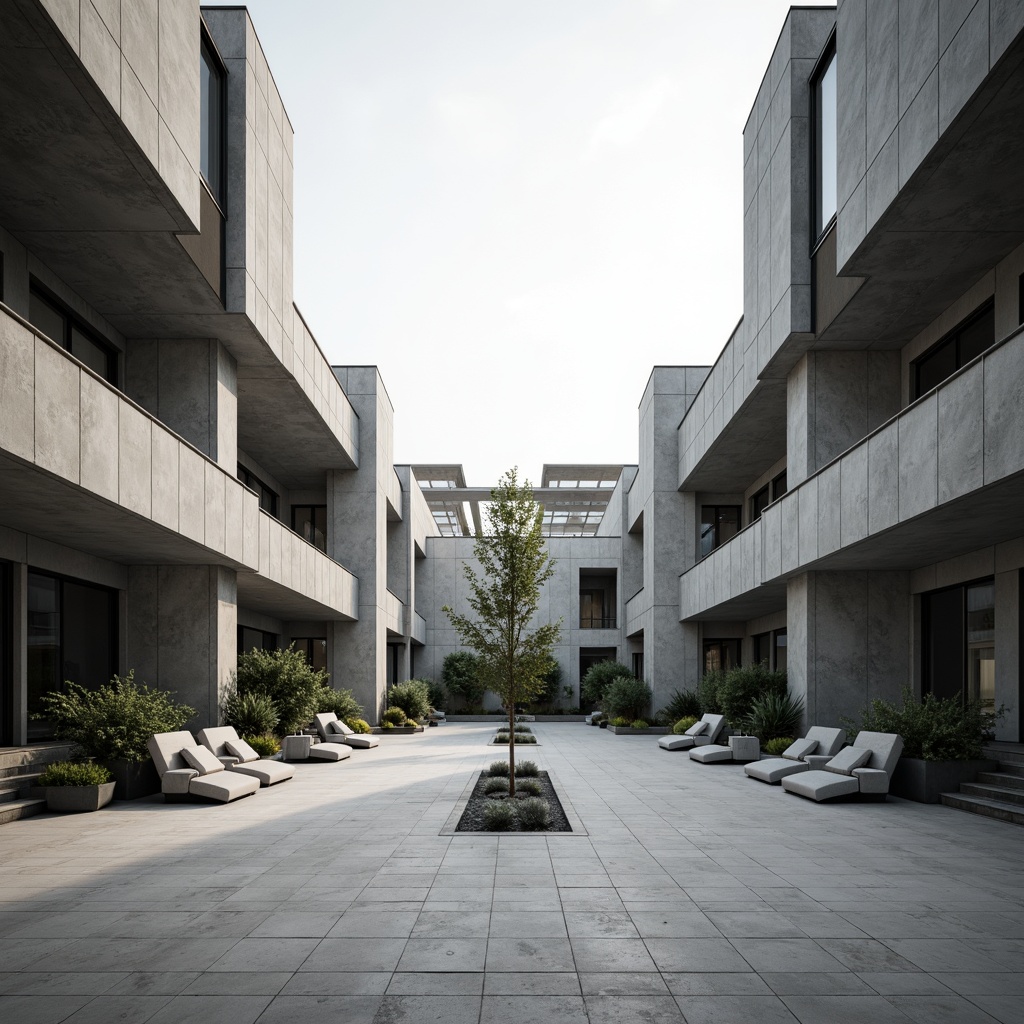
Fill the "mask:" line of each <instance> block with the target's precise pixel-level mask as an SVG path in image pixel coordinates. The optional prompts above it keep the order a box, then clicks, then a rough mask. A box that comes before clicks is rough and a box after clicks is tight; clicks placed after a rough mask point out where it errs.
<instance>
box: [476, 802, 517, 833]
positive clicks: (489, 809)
mask: <svg viewBox="0 0 1024 1024" xmlns="http://www.w3.org/2000/svg"><path fill="white" fill-rule="evenodd" d="M515 822H516V809H515V807H514V806H513V805H512V804H510V803H509V802H508V801H507V800H502V801H500V802H498V801H495V802H494V803H493V804H488V805H487V806H486V807H485V808H484V824H485V825H486V826H487V828H488V831H490V832H508V831H510V830H511V829H512V828H513V826H514V825H515Z"/></svg>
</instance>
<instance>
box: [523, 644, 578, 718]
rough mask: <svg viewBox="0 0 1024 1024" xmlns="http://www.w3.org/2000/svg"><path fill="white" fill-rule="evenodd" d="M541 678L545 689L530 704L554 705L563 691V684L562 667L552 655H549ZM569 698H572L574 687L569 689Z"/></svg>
mask: <svg viewBox="0 0 1024 1024" xmlns="http://www.w3.org/2000/svg"><path fill="white" fill-rule="evenodd" d="M540 678H541V681H542V682H543V683H544V688H543V690H541V691H540V692H539V693H538V694H537V696H536V697H534V699H533V700H532V701H531V702H530V703H531V704H533V705H536V706H547V705H551V704H554V703H555V702H556V701H557V700H558V697H559V694H560V693H561V689H562V688H561V685H560V684H561V682H562V666H561V665H559V664H558V662H557V661H556V660H555V659H554V657H552V656H551V655H548V658H547V665H546V667H545V668H544V669H543V670H542V671H541V672H540ZM569 696H570V697H571V696H572V687H570V688H569Z"/></svg>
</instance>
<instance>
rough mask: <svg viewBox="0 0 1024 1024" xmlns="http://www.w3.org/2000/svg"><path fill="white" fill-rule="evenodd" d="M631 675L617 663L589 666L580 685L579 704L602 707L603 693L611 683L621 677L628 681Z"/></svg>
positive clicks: (609, 662)
mask: <svg viewBox="0 0 1024 1024" xmlns="http://www.w3.org/2000/svg"><path fill="white" fill-rule="evenodd" d="M632 675H633V673H632V672H630V670H629V669H628V668H626V666H625V665H623V664H622V663H621V662H619V661H599V662H598V663H597V664H596V665H591V666H590V668H588V669H587V673H586V675H585V676H584V677H583V680H582V682H581V683H580V703H589V704H601V705H603V704H604V695H605V691H606V690H607V689H608V687H609V686H611V684H612V681H613V680H615V679H620V678H622V677H625V678H627V679H628V678H630V677H632ZM605 710H606V711H607V710H608V709H607V708H605Z"/></svg>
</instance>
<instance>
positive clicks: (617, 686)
mask: <svg viewBox="0 0 1024 1024" xmlns="http://www.w3.org/2000/svg"><path fill="white" fill-rule="evenodd" d="M603 704H604V709H605V711H607V712H608V713H609V714H610V715H614V716H622V717H625V718H628V719H629V720H630V721H633V720H634V719H637V718H642V717H643V716H644V714H646V712H647V709H648V708H649V707H650V706H651V688H650V687H649V686H648V685H647V683H645V682H644V681H643V680H642V679H635V678H634V677H633V676H619V678H618V679H613V680H612V681H611V683H609V684H608V688H607V689H606V690H605V692H604V701H603Z"/></svg>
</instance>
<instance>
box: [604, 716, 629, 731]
mask: <svg viewBox="0 0 1024 1024" xmlns="http://www.w3.org/2000/svg"><path fill="white" fill-rule="evenodd" d="M608 724H609V725H614V726H615V728H616V729H628V728H629V719H628V718H627V717H626V716H625V715H616V717H615V718H609V719H608Z"/></svg>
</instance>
